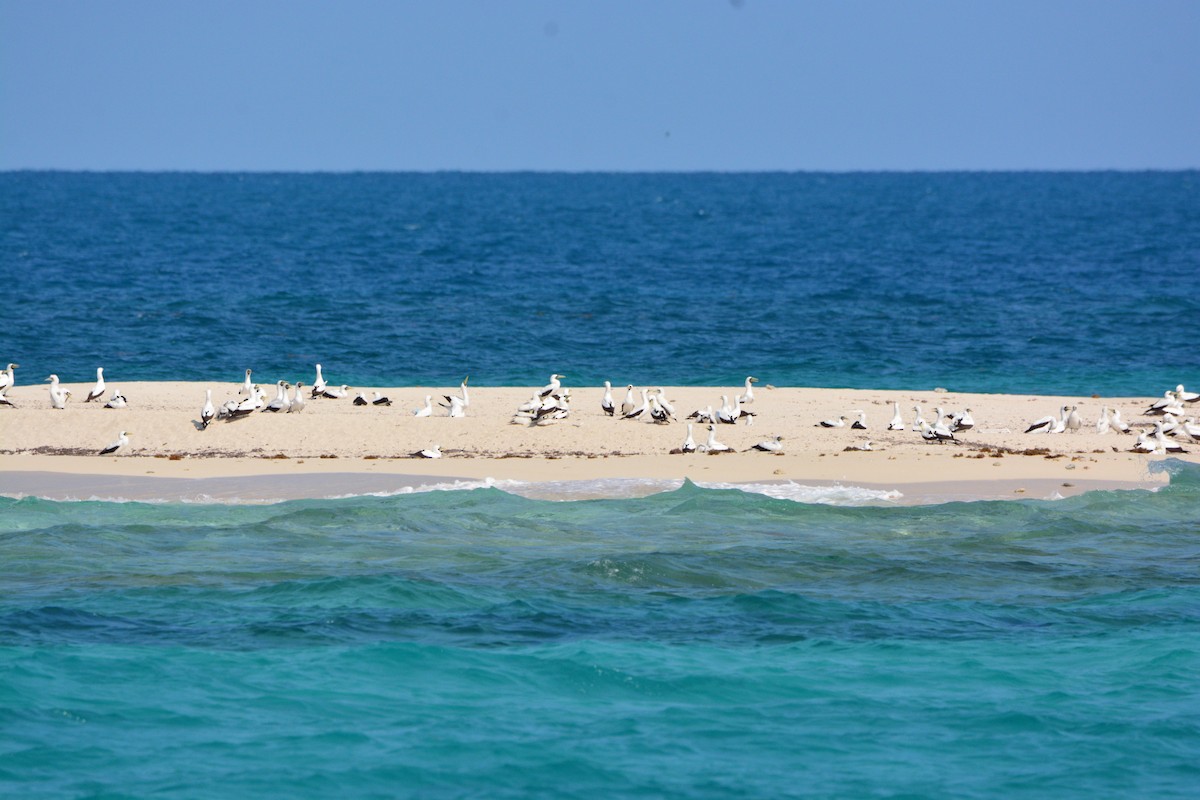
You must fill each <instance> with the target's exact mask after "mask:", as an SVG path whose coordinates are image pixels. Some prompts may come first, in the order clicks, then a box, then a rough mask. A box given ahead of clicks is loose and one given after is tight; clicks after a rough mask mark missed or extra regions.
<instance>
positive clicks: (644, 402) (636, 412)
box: [621, 389, 649, 419]
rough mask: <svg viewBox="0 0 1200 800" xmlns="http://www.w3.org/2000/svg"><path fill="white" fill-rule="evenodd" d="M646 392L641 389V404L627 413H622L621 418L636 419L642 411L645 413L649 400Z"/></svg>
mask: <svg viewBox="0 0 1200 800" xmlns="http://www.w3.org/2000/svg"><path fill="white" fill-rule="evenodd" d="M646 394H647V390H646V389H642V404H641V405H640V406H638V407H637V408H635V409H633V410H632V411H630V412H629V413H628V414H625V415H623V416H622V417H621V419H637V418H638V417H640V416H641V415H642V414H643V413H645V411H646V407H647V406H648V405H649V400H648V399H647V398H646Z"/></svg>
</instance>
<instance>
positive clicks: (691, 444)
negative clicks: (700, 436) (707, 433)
mask: <svg viewBox="0 0 1200 800" xmlns="http://www.w3.org/2000/svg"><path fill="white" fill-rule="evenodd" d="M679 451H680V452H681V453H694V452H696V440H695V439H693V438H692V423H690V422H689V423H688V432H687V436H686V437H685V438H684V440H683V444H682V445H681V446H680V448H679Z"/></svg>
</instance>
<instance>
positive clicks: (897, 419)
mask: <svg viewBox="0 0 1200 800" xmlns="http://www.w3.org/2000/svg"><path fill="white" fill-rule="evenodd" d="M892 408H893V409H895V412H894V413H893V414H892V421H891V422H889V423H888V426H887V429H888V430H889V431H902V430H904V417H902V416H900V404H899V403H896V402H893V403H892Z"/></svg>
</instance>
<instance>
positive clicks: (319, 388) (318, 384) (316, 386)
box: [312, 364, 325, 397]
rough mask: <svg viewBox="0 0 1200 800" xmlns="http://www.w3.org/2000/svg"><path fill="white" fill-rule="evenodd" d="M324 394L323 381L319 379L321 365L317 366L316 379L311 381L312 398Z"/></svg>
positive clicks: (321, 378)
mask: <svg viewBox="0 0 1200 800" xmlns="http://www.w3.org/2000/svg"><path fill="white" fill-rule="evenodd" d="M324 393H325V379H324V378H323V377H321V365H320V364H317V379H316V380H315V381H313V385H312V396H313V397H320V396H321V395H323V394H324Z"/></svg>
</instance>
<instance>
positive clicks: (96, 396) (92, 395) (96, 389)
mask: <svg viewBox="0 0 1200 800" xmlns="http://www.w3.org/2000/svg"><path fill="white" fill-rule="evenodd" d="M103 397H104V367H96V385H95V386H93V387H92V390H91V391H90V392H88V396H87V397H86V398H84V401H83V402H85V403H90V402H92V401H93V400H100V399H103Z"/></svg>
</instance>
